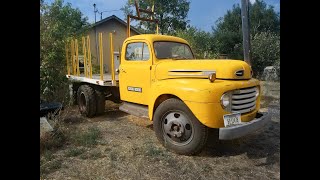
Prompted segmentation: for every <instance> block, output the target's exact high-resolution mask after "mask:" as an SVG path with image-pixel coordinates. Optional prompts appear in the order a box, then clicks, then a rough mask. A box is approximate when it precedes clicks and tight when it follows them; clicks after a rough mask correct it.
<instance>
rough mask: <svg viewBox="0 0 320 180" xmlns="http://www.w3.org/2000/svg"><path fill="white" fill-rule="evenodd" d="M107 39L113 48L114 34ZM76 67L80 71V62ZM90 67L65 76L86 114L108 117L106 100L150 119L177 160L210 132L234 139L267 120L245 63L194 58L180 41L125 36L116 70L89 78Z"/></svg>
mask: <svg viewBox="0 0 320 180" xmlns="http://www.w3.org/2000/svg"><path fill="white" fill-rule="evenodd" d="M110 38H111V42H112V34H110ZM101 40H102V37H101ZM84 42H85V41H84ZM111 47H112V46H111ZM101 49H102V48H101ZM89 51H90V50H89ZM75 54H77V53H75ZM73 57H76V56H73ZM74 59H76V58H74ZM88 59H90V57H89V58H87V61H86V63H85V64H90V63H88ZM111 59H113V58H112V57H111ZM72 62H75V63H73V68H74V69H77V67H76V65H75V64H76V62H77V61H74V60H73V61H72ZM112 66H114V65H113V63H112ZM86 67H88V66H87V65H86ZM90 68H91V67H89V68H85V69H87V70H85V73H84V74H81V73H79V71H75V72H74V74H73V75H71V74H70V67H69V69H68V70H69V71H68V75H67V78H68V79H69V80H71V82H72V83H71V85H72V86H70V88H71V91H72V92H73V97H74V98H75V99H76V103H77V104H78V106H79V109H80V112H81V113H82V114H83V115H85V116H87V117H93V116H95V115H99V114H101V113H104V110H105V100H106V99H110V100H113V101H114V102H117V103H122V104H121V106H120V110H122V111H124V112H127V113H130V114H133V115H136V116H140V117H144V118H148V119H150V120H151V121H153V128H154V131H155V134H156V136H157V138H158V140H159V141H160V142H161V143H162V144H163V145H164V146H165V147H167V148H168V149H169V150H172V151H174V152H176V153H179V154H185V155H193V154H197V153H199V152H201V150H202V149H203V147H204V146H205V144H206V142H207V138H208V133H209V129H211V128H215V129H217V130H219V134H218V136H219V137H218V138H219V139H220V140H230V139H235V138H239V137H242V136H245V135H247V134H250V133H252V132H254V131H256V130H258V129H260V128H262V127H263V126H264V125H265V124H266V123H267V122H268V121H269V120H270V115H269V114H268V113H261V112H259V109H260V99H261V95H260V94H261V93H260V92H261V87H260V83H259V81H258V80H257V79H254V78H252V69H251V67H250V66H249V65H248V64H247V63H246V62H244V61H242V60H229V59H223V60H218V59H215V60H212V59H195V57H194V55H193V52H192V50H191V48H190V46H189V44H188V42H187V41H186V40H184V39H181V38H178V37H173V36H167V35H158V34H143V35H136V36H131V37H128V38H127V39H126V40H125V41H124V43H123V46H122V50H121V55H120V66H119V70H117V71H116V72H115V71H113V69H114V68H113V67H112V68H111V74H108V75H104V74H102V73H103V72H102V71H101V74H100V75H92V74H91V75H89V74H90V72H89V71H90ZM91 73H92V71H91ZM209 140H210V139H209Z"/></svg>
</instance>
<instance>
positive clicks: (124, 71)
mask: <svg viewBox="0 0 320 180" xmlns="http://www.w3.org/2000/svg"><path fill="white" fill-rule="evenodd" d="M154 41H174V42H181V43H185V44H188V42H187V41H185V40H184V39H181V38H178V37H173V36H166V35H154V34H151V35H150V34H149V35H147V34H143V35H136V36H132V37H129V38H127V39H126V40H125V42H124V44H123V48H122V52H121V54H126V50H125V48H126V47H127V45H128V44H129V43H133V42H145V43H147V44H148V48H149V50H150V52H149V54H150V59H149V60H148V61H128V60H126V59H125V56H121V69H120V73H119V82H120V94H121V99H122V100H124V101H128V102H133V103H138V104H144V105H147V106H148V108H149V109H148V110H149V111H148V112H149V117H150V120H152V118H153V113H154V111H155V109H154V108H155V107H156V106H157V105H159V104H158V100H159V97H165V98H166V97H172V96H175V97H177V98H179V99H181V100H182V101H183V102H184V103H185V104H186V105H187V106H188V108H189V109H190V110H191V111H192V112H193V114H194V115H195V116H196V117H197V119H198V120H199V121H200V122H201V123H202V124H204V125H206V126H208V127H211V128H221V127H224V123H223V115H225V114H230V112H227V111H226V110H224V109H223V108H222V106H221V104H220V98H221V96H222V94H223V93H225V92H227V91H231V90H236V89H241V88H247V87H254V86H257V87H260V82H259V81H258V80H257V79H253V78H251V76H250V74H251V73H250V71H251V67H250V66H249V65H248V64H247V63H246V62H244V61H241V60H225V59H224V60H221V59H219V60H212V59H211V60H209V59H207V60H202V59H194V60H179V61H177V60H170V59H169V60H160V59H157V58H156V56H155V53H154V50H153V42H154ZM170 70H184V71H185V72H184V74H182V75H179V72H177V73H176V72H174V73H176V74H174V75H170V72H169V71H170ZM188 70H189V72H188ZM195 70H197V71H199V72H195ZM205 70H206V71H209V72H210V71H216V77H217V79H216V80H215V81H214V82H213V83H211V82H210V81H209V80H208V78H207V77H205V76H202V75H203V74H201V73H202V72H204V71H205ZM237 70H244V76H243V77H242V78H239V77H237V76H236V75H235V74H234V73H235V71H237ZM201 71H202V72H201ZM186 73H189V74H188V75H186ZM199 73H200V74H199ZM200 75H201V76H200ZM128 87H133V88H137V89H138V90H139V88H141V91H139V92H136V91H128ZM134 90H135V89H134ZM260 91H261V90H260ZM260 94H261V93H260ZM168 95H170V96H168ZM260 98H261V97H260V95H259V96H258V98H257V101H256V103H257V104H256V109H255V110H254V111H252V112H250V113H246V114H244V115H242V116H241V120H242V121H244V122H247V121H251V120H252V119H254V118H255V115H256V113H257V111H258V110H259V109H260Z"/></svg>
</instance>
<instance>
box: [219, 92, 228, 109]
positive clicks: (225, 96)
mask: <svg viewBox="0 0 320 180" xmlns="http://www.w3.org/2000/svg"><path fill="white" fill-rule="evenodd" d="M230 100H231V98H230V95H229V93H225V94H223V95H222V96H221V99H220V103H221V106H222V107H223V109H225V108H227V107H228V106H229V105H230Z"/></svg>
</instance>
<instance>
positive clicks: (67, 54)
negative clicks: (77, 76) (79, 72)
mask: <svg viewBox="0 0 320 180" xmlns="http://www.w3.org/2000/svg"><path fill="white" fill-rule="evenodd" d="M65 51H66V60H67V72H68V75H70V66H69V49H68V43H66V46H65Z"/></svg>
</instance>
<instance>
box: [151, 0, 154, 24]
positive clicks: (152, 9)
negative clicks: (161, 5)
mask: <svg viewBox="0 0 320 180" xmlns="http://www.w3.org/2000/svg"><path fill="white" fill-rule="evenodd" d="M151 11H152V12H153V13H154V1H153V4H152V8H151ZM153 15H154V14H152V16H151V20H152V19H153Z"/></svg>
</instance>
